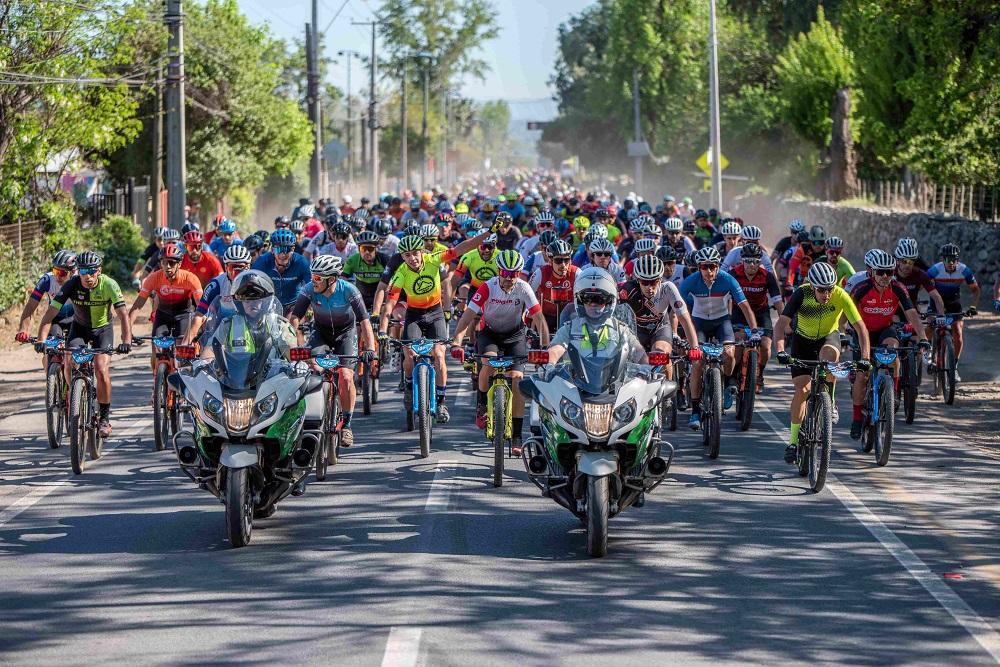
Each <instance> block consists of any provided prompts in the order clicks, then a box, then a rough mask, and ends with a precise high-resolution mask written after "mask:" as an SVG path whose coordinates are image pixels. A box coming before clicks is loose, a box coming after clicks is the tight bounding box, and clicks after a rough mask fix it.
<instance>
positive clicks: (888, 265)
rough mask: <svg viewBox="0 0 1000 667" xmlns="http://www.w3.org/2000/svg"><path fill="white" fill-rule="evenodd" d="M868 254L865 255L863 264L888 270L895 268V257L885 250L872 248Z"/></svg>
mask: <svg viewBox="0 0 1000 667" xmlns="http://www.w3.org/2000/svg"><path fill="white" fill-rule="evenodd" d="M869 252H870V255H865V264H867V265H868V266H870V267H871V268H873V269H882V270H886V271H888V270H890V269H894V268H896V258H895V257H893V256H892V255H890V254H889V253H887V252H886V251H885V250H879V249H878V248H873V249H872V250H871V251H869Z"/></svg>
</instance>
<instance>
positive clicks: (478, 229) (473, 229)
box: [465, 218, 552, 236]
mask: <svg viewBox="0 0 1000 667" xmlns="http://www.w3.org/2000/svg"><path fill="white" fill-rule="evenodd" d="M483 231H485V228H484V227H483V223H481V222H479V221H478V220H476V219H475V218H473V219H472V220H469V222H468V223H466V225H465V233H466V235H467V236H476V235H477V234H480V233H482V232H483ZM546 231H552V230H551V229H549V230H546Z"/></svg>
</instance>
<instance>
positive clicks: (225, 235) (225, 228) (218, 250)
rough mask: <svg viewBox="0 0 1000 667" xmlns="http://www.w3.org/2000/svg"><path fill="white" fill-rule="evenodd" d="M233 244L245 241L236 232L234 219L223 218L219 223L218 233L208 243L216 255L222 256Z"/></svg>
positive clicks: (241, 243)
mask: <svg viewBox="0 0 1000 667" xmlns="http://www.w3.org/2000/svg"><path fill="white" fill-rule="evenodd" d="M231 245H243V241H241V240H240V236H239V234H237V233H236V223H235V222H233V221H232V220H223V221H222V222H220V223H219V228H218V233H217V234H216V235H215V238H213V239H212V242H211V243H209V244H208V247H209V248H210V249H211V251H212V253H213V254H215V256H216V257H221V256H222V255H224V254H226V251H227V250H229V246H231Z"/></svg>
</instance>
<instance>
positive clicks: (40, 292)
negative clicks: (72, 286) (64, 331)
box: [30, 271, 73, 323]
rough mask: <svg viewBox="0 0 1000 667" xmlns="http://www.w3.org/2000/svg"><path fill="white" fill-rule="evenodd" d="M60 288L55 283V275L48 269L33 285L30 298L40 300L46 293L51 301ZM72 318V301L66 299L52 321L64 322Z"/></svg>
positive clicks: (50, 301)
mask: <svg viewBox="0 0 1000 667" xmlns="http://www.w3.org/2000/svg"><path fill="white" fill-rule="evenodd" d="M63 284H65V283H63ZM60 289H62V288H61V287H60V286H59V285H57V284H56V279H55V276H53V275H52V272H51V271H50V272H49V273H46V274H45V275H44V276H42V278H41V280H39V281H38V284H37V285H35V289H34V290H32V292H31V296H30V298H32V299H34V300H35V301H41V300H42V297H43V296H46V295H48V297H49V303H52V299H54V298H55V297H56V295H57V294H59V290H60ZM72 318H73V303H72V302H71V301H68V300H67V301H66V303H64V304H63V307H62V308H60V309H59V314H58V315H56V317H55V319H54V320H53V322H57V323H58V322H65V321H67V320H70V319H72Z"/></svg>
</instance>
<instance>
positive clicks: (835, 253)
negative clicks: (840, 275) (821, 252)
mask: <svg viewBox="0 0 1000 667" xmlns="http://www.w3.org/2000/svg"><path fill="white" fill-rule="evenodd" d="M840 252H841V251H840V250H827V251H826V255H827V257H840Z"/></svg>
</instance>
